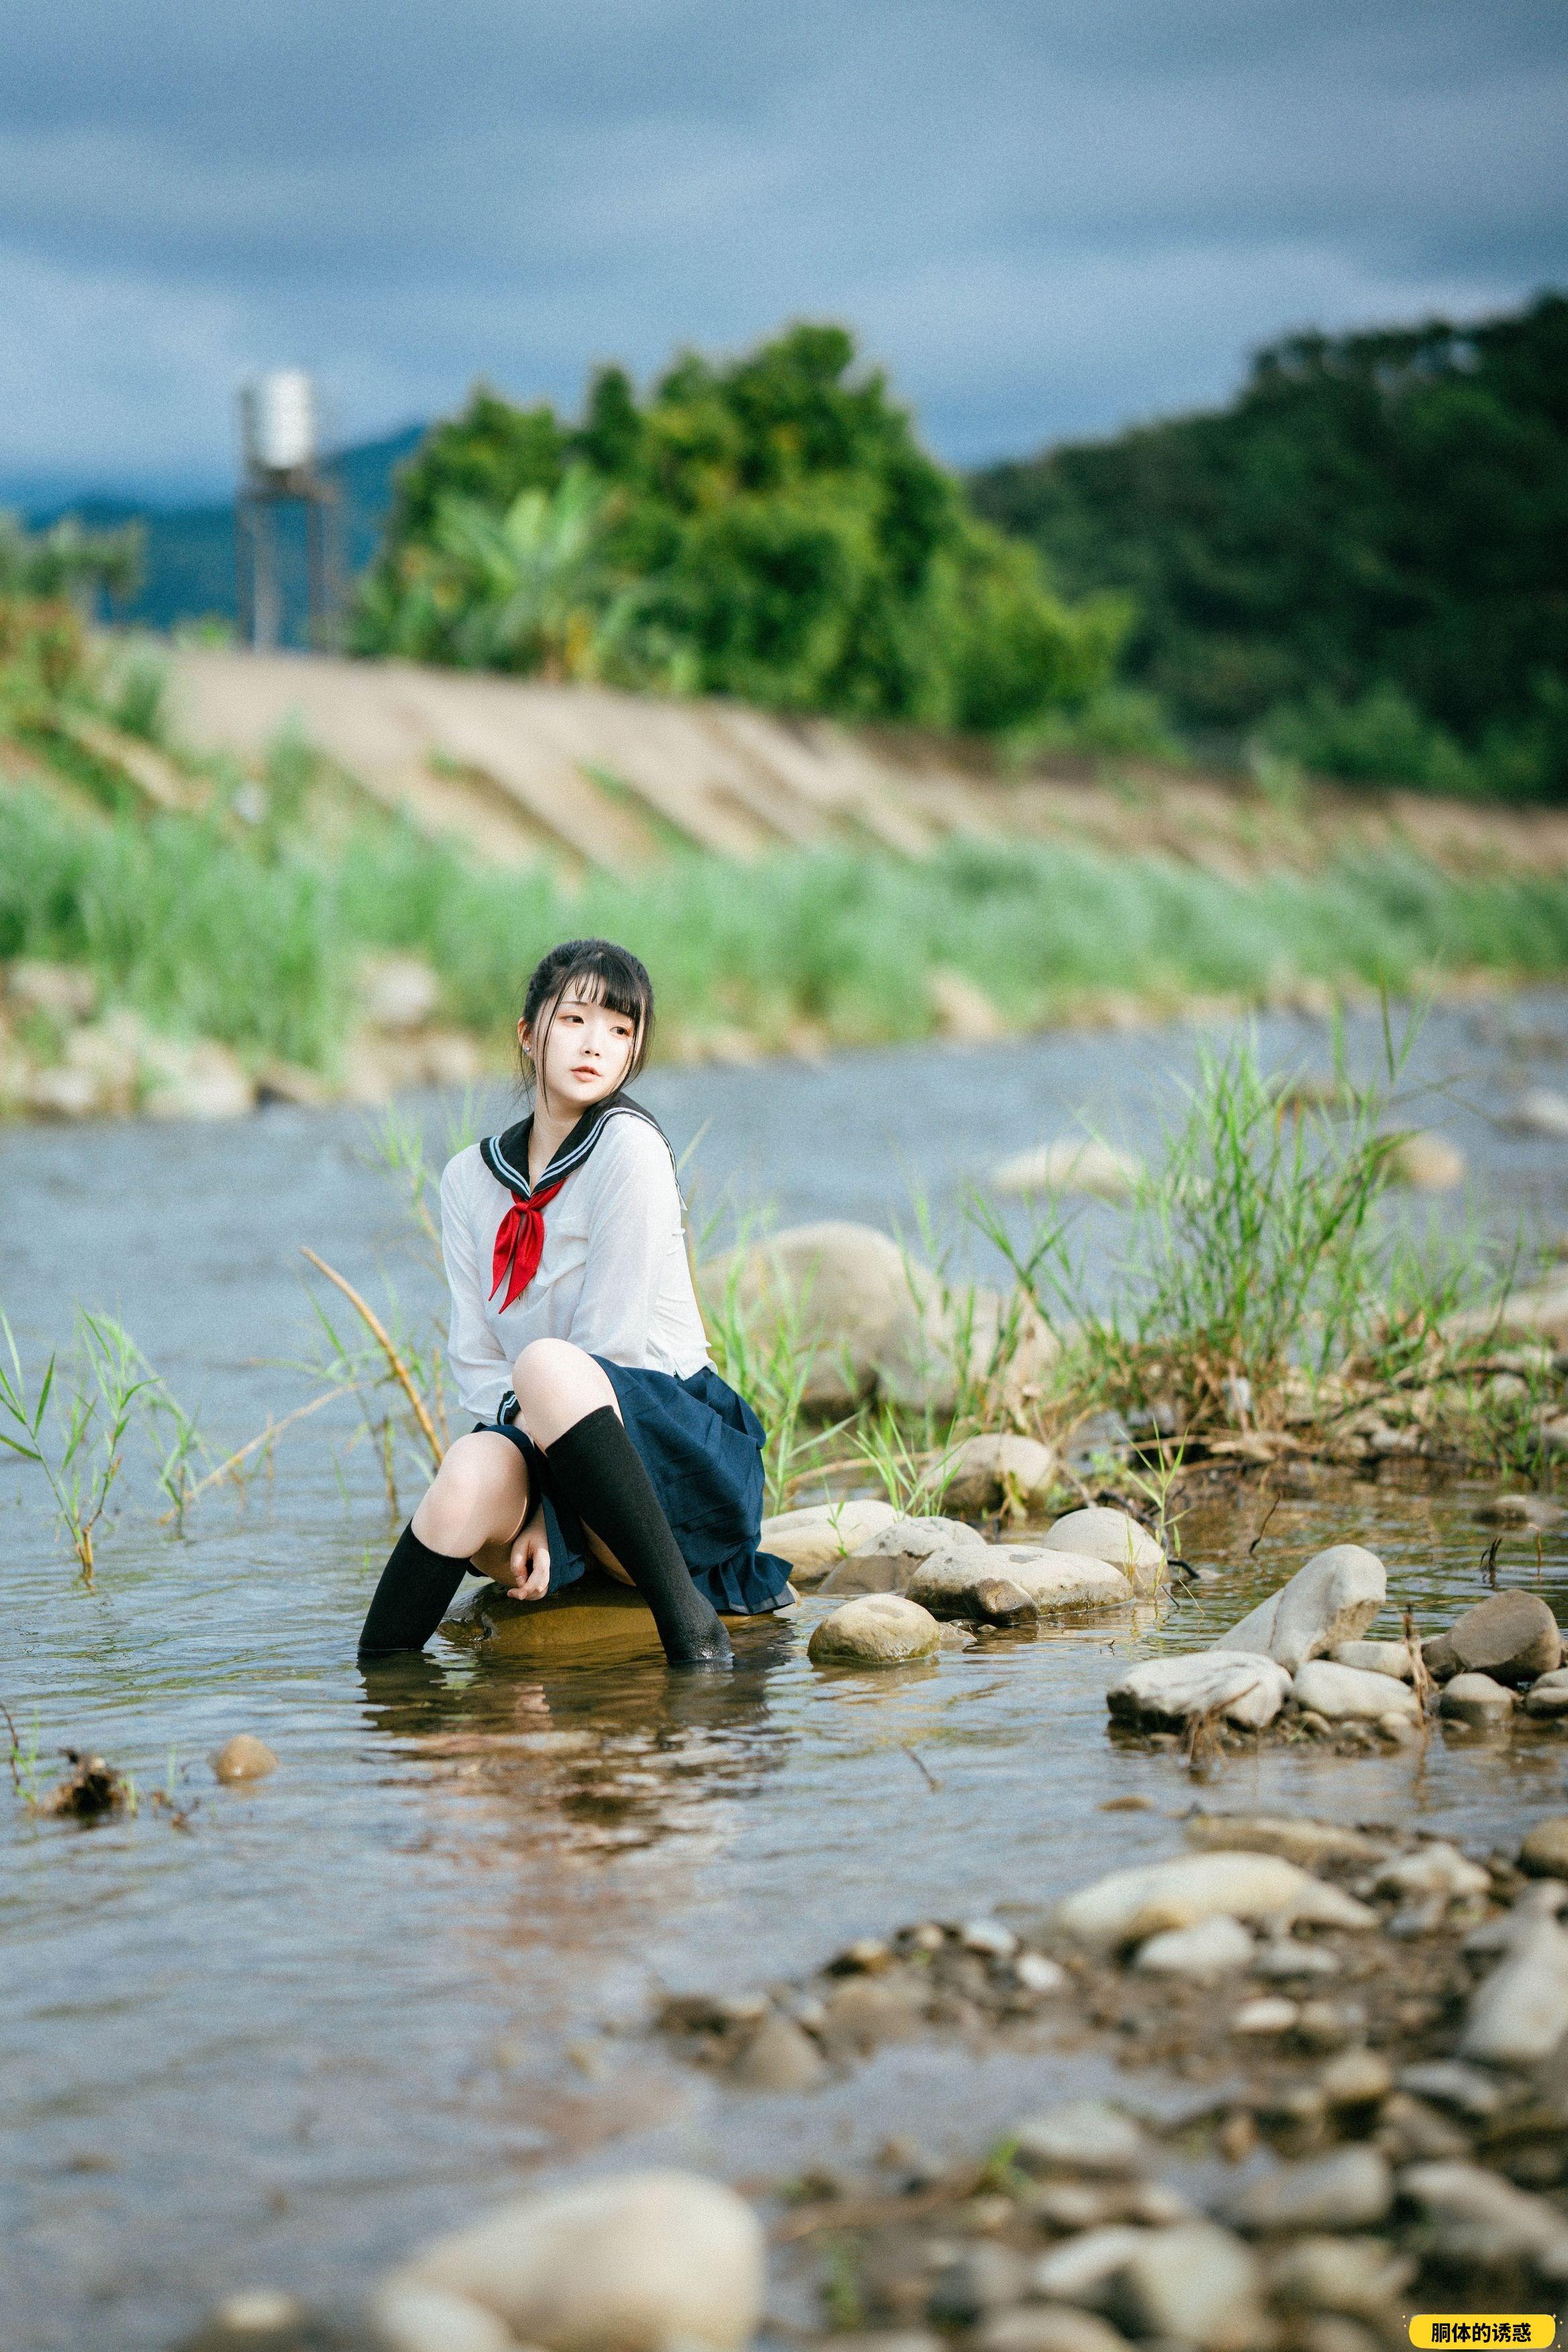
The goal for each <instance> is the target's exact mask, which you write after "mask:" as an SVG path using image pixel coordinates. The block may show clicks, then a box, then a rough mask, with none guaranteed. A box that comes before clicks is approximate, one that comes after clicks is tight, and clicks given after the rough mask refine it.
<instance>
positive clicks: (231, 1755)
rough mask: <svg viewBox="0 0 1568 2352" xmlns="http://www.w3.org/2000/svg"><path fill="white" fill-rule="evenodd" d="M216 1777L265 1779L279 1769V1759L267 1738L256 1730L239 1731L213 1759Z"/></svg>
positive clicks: (229, 1779)
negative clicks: (261, 1737) (263, 1737)
mask: <svg viewBox="0 0 1568 2352" xmlns="http://www.w3.org/2000/svg"><path fill="white" fill-rule="evenodd" d="M211 1762H212V1768H213V1771H214V1773H215V1774H216V1778H217V1779H218V1780H225V1781H235V1780H265V1779H266V1777H267V1775H268V1772H276V1770H277V1769H278V1759H277V1757H276V1756H275V1755H274V1754H273V1752H272V1750H271V1748H268V1745H267V1742H266V1741H265V1739H258V1738H257V1737H256V1735H255V1734H254V1732H249V1731H237V1732H236V1733H235V1735H234V1738H232V1739H226V1740H225V1741H224V1744H223V1746H222V1747H221V1748H219V1749H218V1750H217V1752H216V1755H215V1756H214V1757H213V1758H212V1759H211Z"/></svg>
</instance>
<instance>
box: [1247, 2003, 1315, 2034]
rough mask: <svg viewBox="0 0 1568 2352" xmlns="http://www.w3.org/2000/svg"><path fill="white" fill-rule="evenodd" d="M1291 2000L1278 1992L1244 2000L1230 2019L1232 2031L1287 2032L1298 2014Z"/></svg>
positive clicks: (1298, 2010) (1295, 2005)
mask: <svg viewBox="0 0 1568 2352" xmlns="http://www.w3.org/2000/svg"><path fill="white" fill-rule="evenodd" d="M1300 2014H1301V2012H1300V2009H1299V2008H1298V2006H1297V2004H1296V2003H1295V2002H1294V2001H1293V2000H1286V1999H1285V1998H1284V1996H1283V1995H1282V1994H1280V1993H1266V1994H1264V1995H1263V1996H1262V1998H1261V1999H1259V2000H1244V2001H1243V2002H1242V2004H1241V2007H1240V2008H1239V2009H1238V2010H1237V2012H1236V2015H1235V2016H1234V2017H1233V2018H1232V2019H1231V2021H1230V2030H1231V2032H1233V2033H1264V2034H1267V2033H1289V2032H1290V2031H1291V2029H1292V2027H1293V2026H1294V2025H1295V2022H1296V2020H1297V2019H1298V2018H1299V2017H1300Z"/></svg>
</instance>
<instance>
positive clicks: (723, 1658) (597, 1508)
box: [546, 1404, 733, 1666]
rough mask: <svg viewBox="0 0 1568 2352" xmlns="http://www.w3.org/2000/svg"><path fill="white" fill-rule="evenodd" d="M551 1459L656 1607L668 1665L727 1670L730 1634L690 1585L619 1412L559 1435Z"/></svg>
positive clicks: (602, 1411) (589, 1521) (586, 1517)
mask: <svg viewBox="0 0 1568 2352" xmlns="http://www.w3.org/2000/svg"><path fill="white" fill-rule="evenodd" d="M546 1459H547V1460H548V1462H549V1464H550V1474H551V1476H552V1479H553V1480H554V1482H555V1484H556V1486H557V1489H558V1491H559V1492H560V1494H561V1496H562V1497H563V1500H564V1501H566V1502H568V1503H570V1504H571V1506H572V1508H573V1509H574V1511H575V1512H576V1514H577V1517H579V1518H580V1519H581V1520H582V1522H583V1524H584V1527H585V1528H593V1530H594V1533H595V1535H596V1536H597V1537H598V1538H600V1540H601V1542H603V1543H605V1544H607V1545H608V1547H609V1549H610V1550H611V1551H612V1552H614V1554H615V1556H616V1559H618V1560H619V1561H620V1563H621V1566H622V1567H623V1568H624V1569H625V1570H626V1574H627V1575H628V1576H629V1577H630V1578H631V1580H632V1582H633V1583H634V1584H635V1585H636V1586H637V1591H639V1592H640V1593H641V1594H642V1597H643V1599H644V1600H645V1601H647V1605H648V1607H649V1608H650V1609H651V1610H652V1612H653V1622H654V1623H655V1624H656V1625H657V1626H658V1638H659V1640H660V1641H661V1642H662V1643H664V1654H665V1656H666V1657H667V1658H668V1660H669V1663H670V1664H671V1665H672V1666H727V1665H728V1664H730V1663H731V1658H732V1656H733V1653H732V1651H731V1647H730V1636H729V1635H728V1633H726V1632H725V1631H724V1627H723V1624H722V1622H721V1619H720V1616H719V1612H718V1611H717V1610H716V1609H715V1608H714V1607H713V1604H712V1602H711V1601H706V1600H704V1598H703V1596H702V1594H701V1593H700V1592H699V1591H698V1590H697V1587H696V1586H695V1585H694V1584H693V1583H692V1581H691V1571H690V1570H689V1568H688V1567H687V1565H686V1562H685V1561H684V1560H683V1559H681V1557H680V1547H679V1544H678V1543H677V1542H676V1540H675V1538H674V1536H673V1535H672V1534H671V1533H670V1528H669V1521H668V1519H667V1518H666V1517H665V1516H664V1513H663V1511H662V1510H661V1509H660V1507H659V1500H658V1496H657V1495H656V1494H655V1493H654V1490H653V1485H652V1481H651V1480H650V1479H649V1477H648V1475H647V1470H646V1469H645V1468H644V1467H643V1463H642V1457H641V1455H640V1454H638V1452H637V1447H636V1446H635V1445H634V1444H632V1441H631V1439H630V1438H629V1437H628V1436H627V1435H626V1430H625V1428H624V1426H623V1425H622V1423H621V1418H620V1415H619V1414H618V1413H617V1412H614V1411H613V1410H612V1408H611V1407H610V1406H609V1405H607V1404H606V1405H601V1406H600V1408H599V1410H598V1411H597V1412H590V1413H588V1414H586V1415H584V1419H583V1420H581V1421H580V1422H577V1423H575V1424H574V1427H572V1428H571V1429H569V1430H567V1432H566V1433H565V1435H564V1436H563V1437H558V1438H557V1439H556V1441H555V1443H554V1444H553V1445H552V1446H550V1447H549V1448H547V1451H546Z"/></svg>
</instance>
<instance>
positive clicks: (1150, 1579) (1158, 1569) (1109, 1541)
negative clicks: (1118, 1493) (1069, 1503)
mask: <svg viewBox="0 0 1568 2352" xmlns="http://www.w3.org/2000/svg"><path fill="white" fill-rule="evenodd" d="M1042 1540H1043V1541H1044V1542H1045V1543H1046V1545H1047V1547H1048V1549H1050V1550H1052V1551H1070V1552H1079V1553H1087V1554H1088V1556H1089V1559H1102V1560H1104V1561H1105V1562H1106V1564H1107V1565H1108V1566H1109V1567H1110V1568H1117V1569H1120V1570H1121V1573H1122V1575H1123V1576H1124V1577H1126V1579H1127V1580H1128V1582H1129V1583H1130V1584H1131V1586H1132V1588H1133V1590H1134V1591H1137V1592H1153V1591H1156V1590H1157V1589H1158V1587H1159V1585H1160V1583H1161V1581H1162V1580H1163V1577H1164V1574H1165V1554H1164V1550H1163V1547H1162V1546H1161V1545H1160V1544H1159V1543H1158V1542H1156V1540H1155V1538H1153V1537H1152V1535H1151V1534H1150V1533H1149V1530H1148V1528H1144V1527H1140V1526H1139V1524H1138V1521H1137V1520H1136V1519H1135V1518H1133V1517H1132V1516H1131V1513H1130V1512H1127V1511H1113V1510H1106V1509H1102V1508H1099V1507H1094V1506H1090V1507H1089V1508H1088V1509H1086V1510H1081V1511H1068V1513H1067V1515H1066V1516H1065V1517H1063V1518H1059V1519H1058V1520H1056V1521H1055V1522H1054V1523H1053V1525H1052V1526H1050V1527H1049V1528H1047V1530H1046V1533H1045V1536H1044V1538H1042Z"/></svg>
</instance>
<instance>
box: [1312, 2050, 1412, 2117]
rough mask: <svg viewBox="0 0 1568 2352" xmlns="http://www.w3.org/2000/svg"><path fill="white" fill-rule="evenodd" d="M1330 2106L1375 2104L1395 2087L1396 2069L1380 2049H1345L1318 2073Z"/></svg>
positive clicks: (1319, 2086) (1319, 2082)
mask: <svg viewBox="0 0 1568 2352" xmlns="http://www.w3.org/2000/svg"><path fill="white" fill-rule="evenodd" d="M1318 2088H1319V2090H1320V2091H1321V2093H1322V2095H1323V2099H1324V2103H1325V2105H1328V2106H1330V2107H1331V2108H1333V2107H1371V2106H1376V2105H1379V2103H1380V2102H1381V2101H1383V2100H1384V2099H1386V2098H1387V2096H1388V2095H1389V2093H1390V2092H1391V2091H1392V2090H1393V2088H1394V2069H1393V2067H1392V2066H1391V2065H1390V2064H1389V2063H1388V2061H1387V2059H1386V2058H1385V2057H1384V2055H1383V2053H1382V2052H1381V2051H1379V2050H1342V2051H1341V2053H1340V2054H1339V2056H1338V2057H1337V2058H1331V2059H1330V2061H1329V2063H1328V2064H1327V2065H1326V2066H1325V2067H1324V2068H1323V2071H1322V2073H1321V2074H1320V2075H1319V2076H1318Z"/></svg>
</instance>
